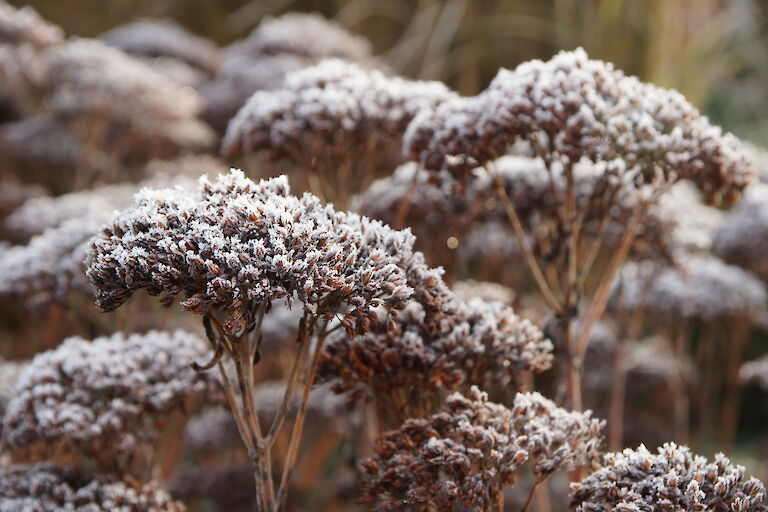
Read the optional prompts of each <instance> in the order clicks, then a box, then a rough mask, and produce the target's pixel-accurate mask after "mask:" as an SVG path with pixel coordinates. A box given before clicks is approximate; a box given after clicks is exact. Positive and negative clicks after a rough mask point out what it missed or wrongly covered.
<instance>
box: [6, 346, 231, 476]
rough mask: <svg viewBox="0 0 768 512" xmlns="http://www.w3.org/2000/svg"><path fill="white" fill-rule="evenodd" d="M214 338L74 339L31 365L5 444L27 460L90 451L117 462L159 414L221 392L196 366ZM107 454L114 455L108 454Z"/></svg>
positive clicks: (143, 438) (151, 432)
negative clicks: (208, 342)
mask: <svg viewBox="0 0 768 512" xmlns="http://www.w3.org/2000/svg"><path fill="white" fill-rule="evenodd" d="M208 351H209V349H208V345H207V343H205V342H204V341H202V340H201V339H200V338H198V337H196V336H193V335H191V334H188V333H185V332H183V331H176V332H174V333H172V334H168V333H163V332H158V331H150V332H148V333H147V334H143V335H140V334H132V335H128V336H126V335H124V334H121V333H118V334H114V335H112V336H110V337H104V338H97V339H95V340H93V341H88V340H84V339H82V338H77V337H74V338H69V339H67V340H65V341H64V342H63V343H62V344H61V345H60V346H59V347H58V348H56V349H54V350H51V351H49V352H44V353H42V354H39V355H37V356H36V357H35V358H34V359H33V360H32V361H31V362H30V363H29V364H28V365H26V366H25V367H24V369H23V370H22V373H21V375H20V376H19V378H18V381H17V383H16V388H15V392H14V397H13V398H12V399H11V401H10V403H9V404H8V408H7V411H6V414H5V418H4V419H3V443H4V444H5V445H6V446H7V447H9V448H10V449H12V450H13V451H14V453H17V454H18V455H20V456H23V458H25V459H27V460H41V459H42V460H55V458H56V457H67V456H72V455H78V454H83V455H85V456H87V457H91V458H93V459H95V460H97V461H98V460H101V461H102V462H103V464H106V465H108V466H109V467H111V466H112V465H117V464H118V461H117V460H116V458H117V457H121V456H127V455H131V454H134V453H135V452H136V450H137V449H138V448H139V446H140V445H141V444H142V443H146V442H150V441H152V440H153V439H154V436H155V435H156V430H157V429H158V428H159V426H158V424H157V423H155V422H156V421H162V419H163V417H164V416H167V415H168V414H169V412H170V411H171V410H173V409H175V408H179V407H181V408H183V407H184V406H185V402H186V401H187V400H188V399H189V398H190V397H192V396H194V395H195V394H198V393H201V392H207V391H210V392H213V391H214V389H215V387H216V381H215V380H212V377H211V375H212V374H210V373H199V372H197V371H195V370H193V369H192V367H191V365H192V363H193V362H196V361H199V360H202V359H204V358H205V357H206V355H207V353H208ZM104 459H107V460H104Z"/></svg>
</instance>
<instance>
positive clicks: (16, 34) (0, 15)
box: [0, 0, 64, 49]
mask: <svg viewBox="0 0 768 512" xmlns="http://www.w3.org/2000/svg"><path fill="white" fill-rule="evenodd" d="M63 40H64V33H63V32H62V30H61V29H60V28H59V27H57V26H55V25H52V24H50V23H48V22H47V21H45V20H44V19H42V18H41V17H40V15H39V14H37V12H36V11H35V10H34V9H33V8H32V7H29V6H26V7H22V8H21V9H16V8H15V7H13V6H12V5H10V4H8V3H7V2H5V0H2V1H0V42H2V43H4V44H11V45H16V46H18V45H23V44H28V45H31V46H33V47H35V48H39V49H43V48H47V47H49V46H54V45H57V44H59V43H61V42H62V41H63Z"/></svg>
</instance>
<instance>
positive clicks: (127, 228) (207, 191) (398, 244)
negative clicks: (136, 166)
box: [86, 170, 414, 334]
mask: <svg viewBox="0 0 768 512" xmlns="http://www.w3.org/2000/svg"><path fill="white" fill-rule="evenodd" d="M412 245H413V236H412V235H411V234H410V232H408V231H395V230H393V229H391V228H389V227H388V226H385V225H384V224H382V223H380V222H378V221H371V220H369V219H367V218H365V217H360V216H358V215H355V214H351V213H345V212H337V211H335V210H334V209H333V207H332V206H330V205H322V204H321V203H320V201H319V200H318V199H317V198H316V197H314V196H312V195H311V194H305V195H303V196H302V197H295V196H292V195H291V194H290V189H289V186H288V180H287V179H286V178H285V177H284V176H283V177H279V178H274V179H271V180H267V181H261V182H259V183H254V182H252V181H251V180H249V179H247V178H246V177H245V175H244V174H243V173H242V171H238V170H232V171H231V172H230V173H228V174H223V175H220V176H219V177H218V178H217V179H216V180H215V181H209V180H208V179H207V178H201V180H200V186H199V190H198V191H197V192H196V193H189V192H186V191H183V190H178V189H176V190H174V189H164V190H149V189H145V190H143V191H142V192H141V193H139V194H138V195H137V196H136V199H135V202H134V204H133V206H132V207H130V208H128V209H127V210H125V211H124V212H123V213H121V214H119V215H118V216H117V217H116V218H114V219H113V220H112V222H110V223H109V224H108V225H107V226H105V227H104V229H103V231H102V233H101V234H99V235H98V236H96V237H95V238H94V239H93V241H92V248H91V250H90V253H89V254H88V258H87V261H86V263H87V267H88V270H87V274H88V277H89V278H90V280H91V282H92V283H93V285H94V287H95V289H96V293H97V302H98V304H99V306H100V307H102V308H103V309H105V310H113V309H115V308H117V307H118V306H119V305H120V304H122V303H123V302H124V301H125V300H127V299H128V298H129V297H130V296H131V295H132V294H133V293H134V292H135V291H137V290H139V289H142V288H146V289H147V291H149V293H150V294H153V295H158V294H161V293H164V294H165V296H166V300H169V301H171V302H172V301H173V298H174V297H175V296H177V295H179V294H181V295H182V296H184V300H183V301H182V306H183V307H184V308H185V309H187V310H190V311H193V312H195V313H199V314H203V313H206V312H208V311H209V310H211V308H216V309H217V310H218V311H220V312H221V313H223V314H224V315H225V317H224V318H222V319H221V323H222V325H223V327H224V329H225V331H226V332H227V333H228V334H233V333H236V332H240V331H241V330H242V329H244V328H246V327H249V326H251V325H253V324H252V322H253V318H254V317H253V315H254V312H255V308H256V306H257V305H258V304H261V303H264V302H267V303H269V302H271V301H273V300H278V299H283V300H285V301H287V302H290V301H291V300H293V299H297V300H298V301H299V302H300V303H301V304H302V305H303V307H304V308H305V310H306V311H308V312H309V313H311V314H313V315H331V316H332V315H333V314H334V313H336V312H339V310H340V309H342V308H343V309H346V311H341V312H342V313H346V317H345V319H344V323H345V327H347V328H348V329H350V330H355V329H357V330H360V331H365V326H366V325H367V324H368V322H369V320H368V312H369V310H370V308H375V307H378V306H382V305H383V306H387V307H394V308H399V307H402V305H403V304H404V302H405V301H406V300H407V299H408V298H409V297H410V295H411V293H412V289H411V288H410V287H409V286H407V283H406V270H405V269H407V268H408V264H409V262H411V261H412V260H413V258H414V253H412V250H411V248H412ZM353 325H354V328H353Z"/></svg>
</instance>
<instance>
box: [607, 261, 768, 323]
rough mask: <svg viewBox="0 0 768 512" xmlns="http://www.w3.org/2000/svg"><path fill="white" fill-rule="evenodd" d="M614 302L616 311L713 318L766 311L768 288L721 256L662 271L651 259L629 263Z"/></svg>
mask: <svg viewBox="0 0 768 512" xmlns="http://www.w3.org/2000/svg"><path fill="white" fill-rule="evenodd" d="M610 300H611V304H610V306H611V307H613V308H625V309H628V310H632V309H636V308H643V309H645V310H646V311H648V312H650V313H652V314H655V315H661V316H664V317H684V318H701V319H704V320H711V319H715V318H719V317H727V316H738V315H744V316H752V315H756V314H758V313H760V312H762V311H763V310H765V307H766V290H765V287H764V285H763V283H762V282H761V281H760V280H759V279H757V278H756V277H755V276H754V275H752V274H750V273H749V272H746V271H744V270H742V269H740V268H738V267H735V266H733V265H728V264H727V263H724V262H723V261H722V260H720V259H719V258H715V257H712V256H698V255H691V256H689V257H688V258H686V259H684V260H681V261H680V264H679V266H678V267H665V268H663V269H661V270H659V268H658V267H657V266H655V265H654V264H653V263H652V262H647V261H643V262H639V263H629V264H627V265H626V266H625V267H624V269H622V271H621V274H620V277H619V280H618V281H617V283H616V286H615V287H614V291H613V294H612V297H611V299H610Z"/></svg>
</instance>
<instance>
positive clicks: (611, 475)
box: [571, 443, 766, 512]
mask: <svg viewBox="0 0 768 512" xmlns="http://www.w3.org/2000/svg"><path fill="white" fill-rule="evenodd" d="M571 509H572V510H575V511H576V512H608V511H611V510H620V511H627V512H630V511H646V510H647V511H656V510H713V511H723V512H726V511H741V512H762V511H764V510H766V502H765V487H764V486H763V484H762V483H761V482H760V481H759V480H757V479H755V478H750V479H749V480H746V481H745V480H744V468H743V467H742V466H737V465H734V464H732V463H731V461H730V460H728V459H727V458H726V457H725V456H724V455H723V454H718V455H716V456H715V460H714V461H713V462H709V461H708V460H707V459H706V458H704V457H702V456H700V455H695V454H693V453H691V450H690V449H689V448H688V447H685V446H678V445H676V444H674V443H667V444H665V445H663V446H661V447H659V449H658V451H657V452H656V453H652V452H650V451H648V449H646V448H645V446H642V445H641V446H640V447H639V448H638V449H637V450H632V449H629V448H628V449H626V450H624V451H623V452H620V453H609V454H607V455H605V456H604V459H603V464H602V468H600V469H598V470H597V471H595V472H594V473H592V474H591V475H589V476H588V477H586V478H585V479H584V480H582V481H581V482H577V483H573V484H571Z"/></svg>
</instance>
